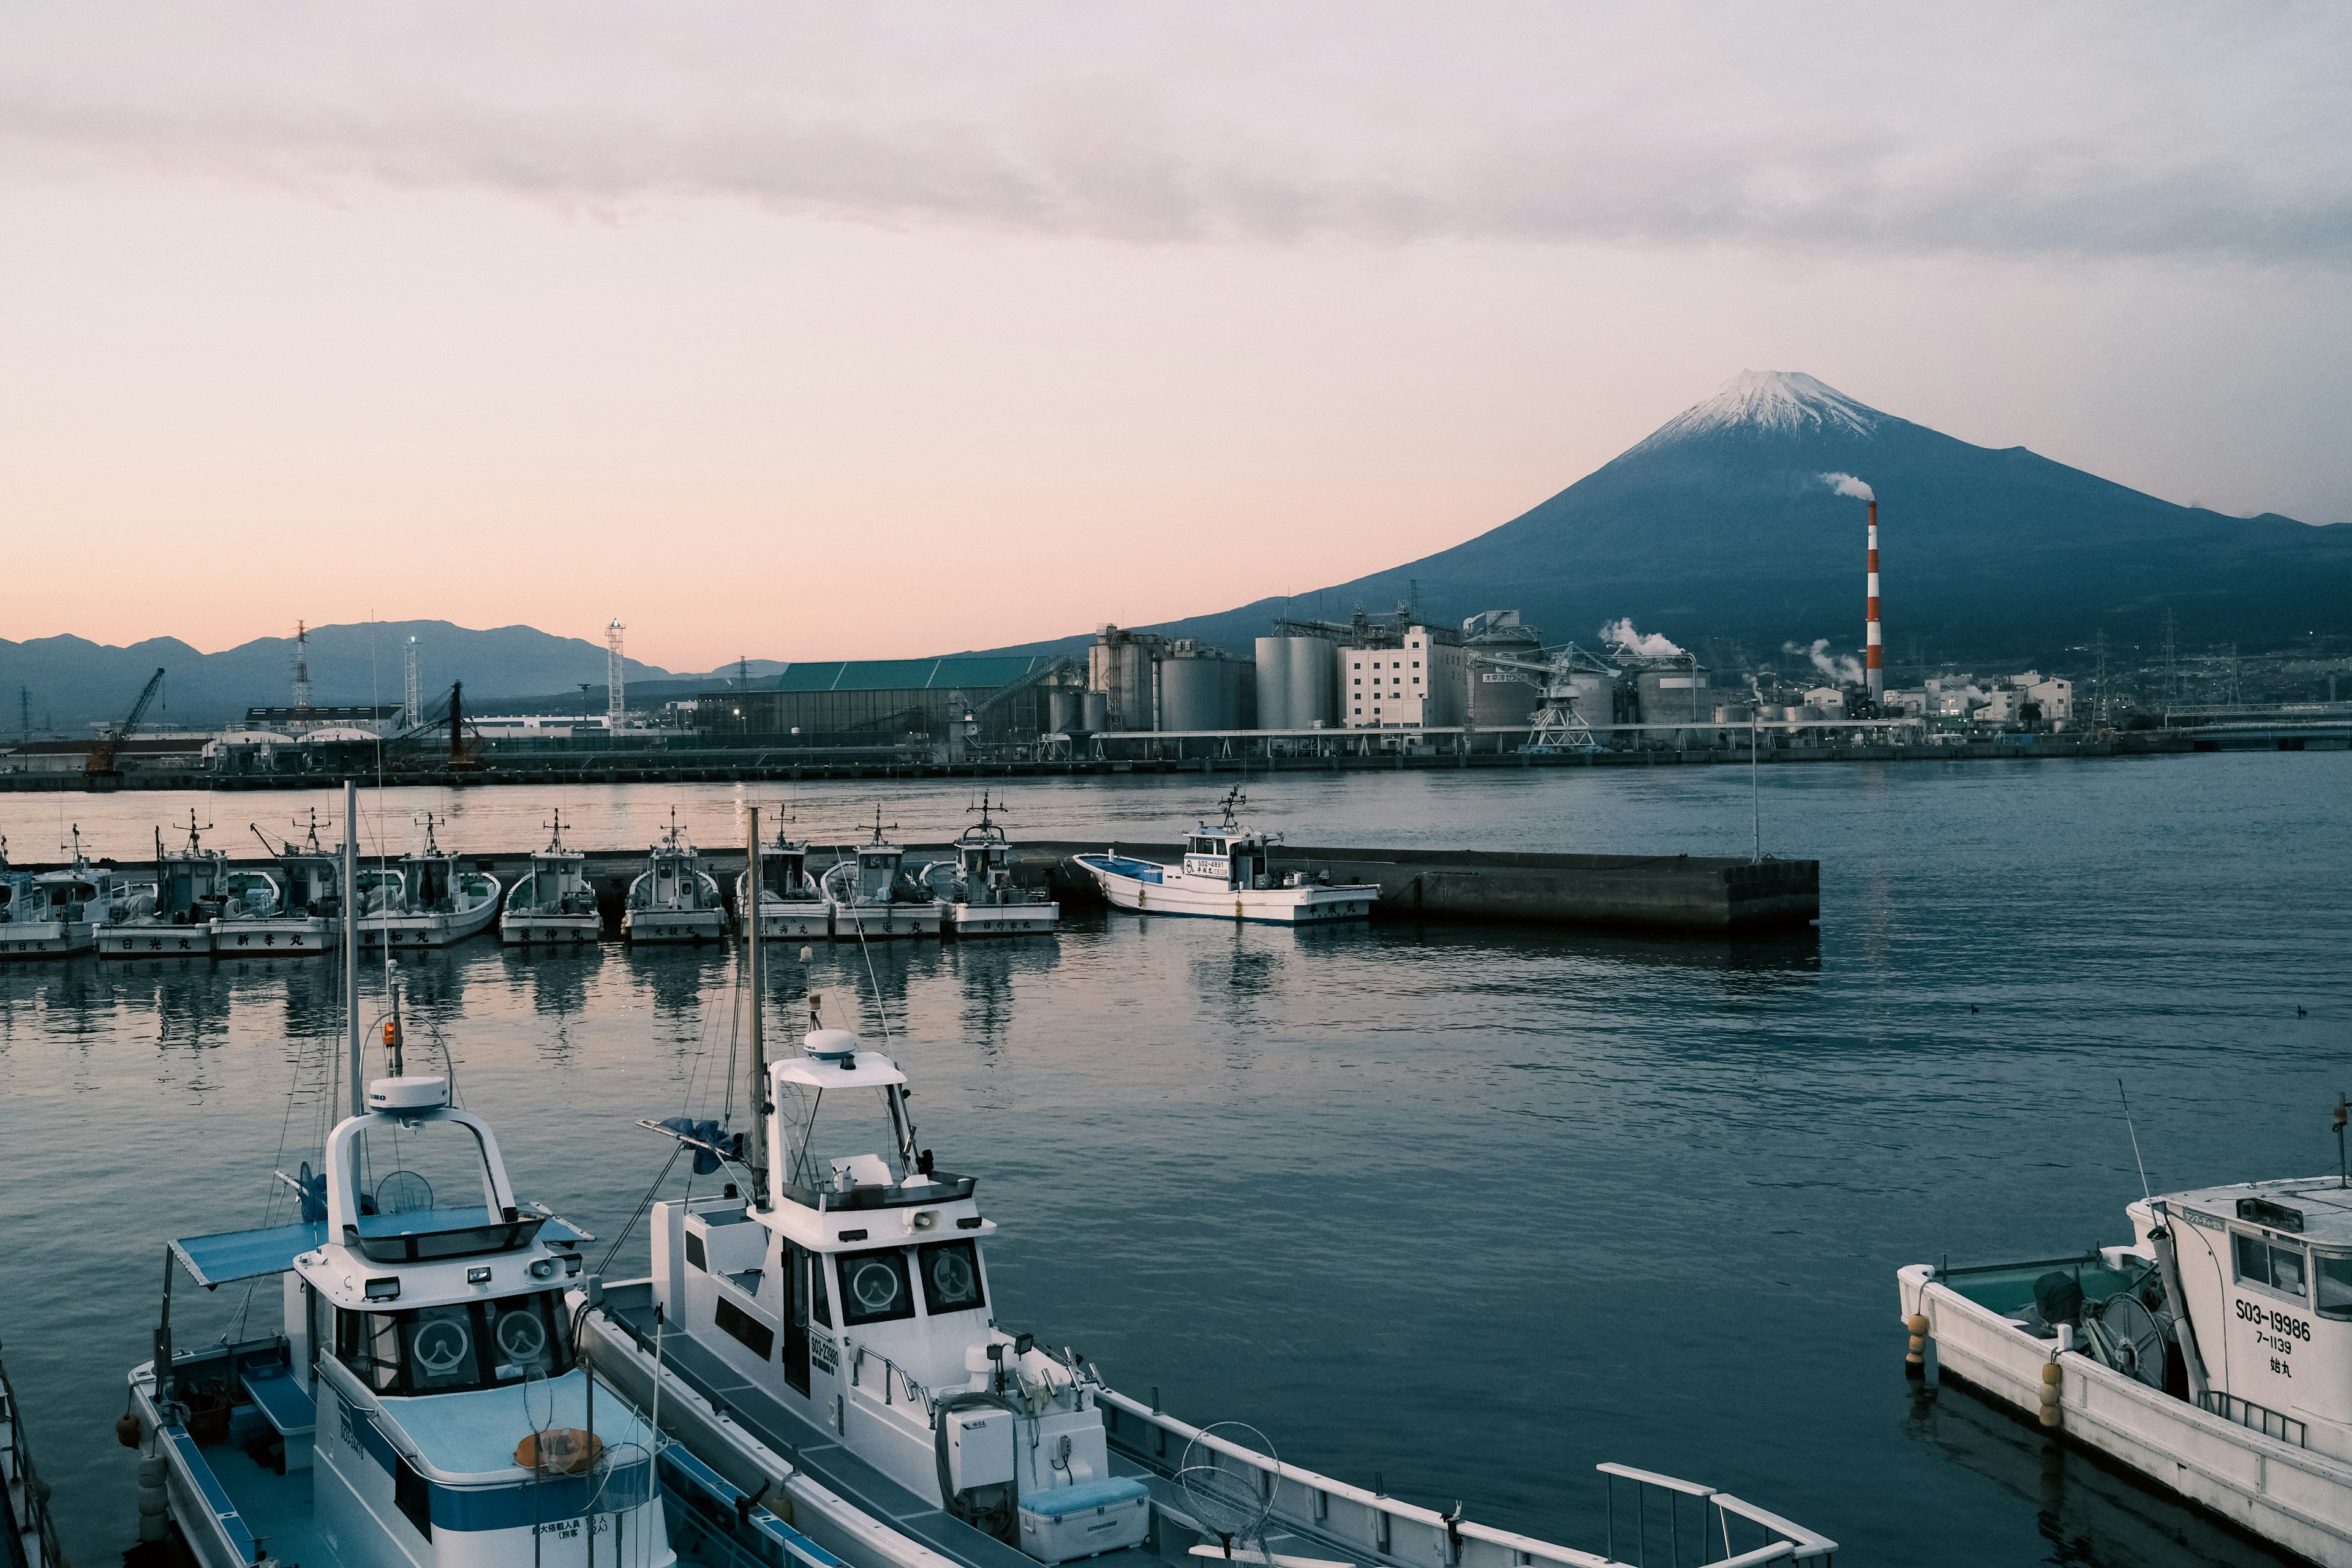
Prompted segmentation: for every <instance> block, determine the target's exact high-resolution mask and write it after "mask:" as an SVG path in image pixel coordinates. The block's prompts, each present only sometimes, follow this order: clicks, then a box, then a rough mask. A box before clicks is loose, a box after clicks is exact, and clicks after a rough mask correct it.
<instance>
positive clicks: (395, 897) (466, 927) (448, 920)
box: [359, 812, 499, 950]
mask: <svg viewBox="0 0 2352 1568" xmlns="http://www.w3.org/2000/svg"><path fill="white" fill-rule="evenodd" d="M417 820H418V822H419V823H420V824H421V825H422V826H423V827H424V829H425V845H424V847H423V848H421V849H419V850H418V851H416V853H415V854H413V855H404V856H402V857H401V858H400V860H399V862H398V863H397V867H396V868H393V867H378V868H367V867H362V868H361V870H360V874H359V879H360V910H361V913H360V933H359V934H360V945H361V946H362V947H383V946H385V945H386V944H389V945H390V946H392V947H393V948H394V949H395V950H397V949H400V948H404V947H405V948H419V947H447V946H448V945H449V944H450V943H452V942H463V941H465V940H466V939H467V937H469V936H472V935H473V934H474V933H475V932H477V931H480V930H482V929H483V928H484V927H486V926H488V924H489V923H490V922H491V921H494V920H496V919H497V918H498V915H499V879H497V878H496V877H493V876H491V875H490V874H489V873H488V872H487V871H476V870H471V869H468V868H466V867H464V866H461V865H459V864H458V863H457V856H455V855H453V854H450V853H449V852H448V851H447V850H446V849H443V848H442V847H440V846H439V845H438V844H436V843H435V842H434V839H433V827H434V824H435V822H436V818H435V817H434V816H433V814H432V813H431V812H426V813H425V815H424V816H422V817H420V818H418V819H417Z"/></svg>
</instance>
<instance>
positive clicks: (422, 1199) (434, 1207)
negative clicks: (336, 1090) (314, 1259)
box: [344, 1118, 547, 1263]
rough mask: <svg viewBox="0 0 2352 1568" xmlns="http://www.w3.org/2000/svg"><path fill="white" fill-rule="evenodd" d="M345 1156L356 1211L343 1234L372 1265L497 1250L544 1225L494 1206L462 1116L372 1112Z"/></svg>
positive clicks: (538, 1217)
mask: <svg viewBox="0 0 2352 1568" xmlns="http://www.w3.org/2000/svg"><path fill="white" fill-rule="evenodd" d="M352 1185H353V1186H354V1187H355V1188H356V1189H357V1190H358V1195H359V1208H360V1212H359V1215H358V1219H357V1222H356V1223H355V1224H353V1225H351V1226H346V1231H345V1236H344V1240H345V1241H346V1242H347V1243H348V1244H349V1245H351V1246H352V1247H356V1248H358V1249H359V1251H360V1252H361V1253H362V1254H363V1255H364V1256H366V1257H367V1258H372V1259H373V1260H374V1261H376V1262H378V1263H404V1262H416V1261H419V1260H421V1259H425V1258H462V1257H466V1256H468V1255H470V1254H474V1253H481V1252H503V1251H506V1250H508V1249H509V1248H511V1247H520V1246H522V1245H524V1244H525V1243H527V1242H529V1241H530V1239H531V1237H533V1236H535V1235H537V1234H538V1232H539V1228H540V1226H542V1225H544V1224H546V1223H547V1219H546V1216H545V1215H543V1214H537V1213H530V1212H527V1211H526V1212H517V1213H501V1212H499V1209H498V1208H497V1207H495V1206H494V1205H496V1204H497V1201H498V1198H497V1192H496V1189H495V1188H494V1187H493V1186H492V1185H491V1184H490V1163H489V1159H488V1155H487V1154H485V1152H483V1148H482V1141H481V1139H480V1138H479V1137H478V1135H476V1133H475V1131H474V1130H473V1129H472V1128H470V1127H468V1126H467V1125H466V1124H465V1123H464V1122H462V1121H437V1120H436V1121H425V1120H418V1121H414V1122H410V1123H406V1124H404V1123H401V1122H398V1121H391V1120H389V1119H383V1118H379V1119H377V1120H376V1121H372V1122H371V1123H370V1124H369V1125H368V1126H367V1127H365V1128H363V1129H362V1130H361V1131H360V1133H359V1135H358V1136H357V1137H356V1138H355V1139H354V1140H353V1141H352Z"/></svg>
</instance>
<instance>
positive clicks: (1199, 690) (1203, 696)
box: [1159, 658, 1224, 730]
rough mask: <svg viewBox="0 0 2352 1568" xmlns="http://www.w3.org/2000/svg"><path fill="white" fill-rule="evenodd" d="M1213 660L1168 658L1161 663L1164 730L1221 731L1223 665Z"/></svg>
mask: <svg viewBox="0 0 2352 1568" xmlns="http://www.w3.org/2000/svg"><path fill="white" fill-rule="evenodd" d="M1223 662H1224V661H1223V660H1222V659H1213V658H1166V659H1162V660H1160V726H1159V727H1160V729H1162V730H1214V729H1216V728H1218V724H1217V712H1218V699H1219V696H1220V693H1219V690H1218V681H1219V679H1221V678H1222V675H1223V672H1222V671H1221V670H1220V669H1219V668H1217V667H1218V666H1219V665H1221V664H1222V663H1223Z"/></svg>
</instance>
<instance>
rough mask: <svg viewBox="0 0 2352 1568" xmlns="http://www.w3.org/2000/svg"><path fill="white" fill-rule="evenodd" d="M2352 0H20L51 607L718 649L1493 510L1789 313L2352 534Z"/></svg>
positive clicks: (1458, 520)
mask: <svg viewBox="0 0 2352 1568" xmlns="http://www.w3.org/2000/svg"><path fill="white" fill-rule="evenodd" d="M2347 60H2352V8H2346V7H2343V6H2336V5H2329V6H2316V5H2315V6H2294V5H2287V6H2276V5H2267V6H2233V5H2211V6H2178V7H2149V6H2102V5H2084V6H2066V7H2049V6H2042V5H1966V6H1939V7H1916V6H1915V7H1886V6H1883V5H1698V4H1683V5H1575V4H1553V5H1532V4H1515V3H1510V0H1496V3H1491V4H1481V5H1472V6H1460V5H1455V6H1436V5H1421V6H1403V5H1363V4H1338V3H1328V4H1283V3H1271V4H1269V3H1265V0H1253V3H1251V4H1246V5H1181V6H1178V5H1170V6H1159V7H1147V6H1138V5H1102V4H1098V3H1097V4H1071V5H1043V4H1041V5H993V4H989V5H982V4H972V3H970V0H961V3H956V4H940V5H923V4H894V5H887V6H856V5H783V4H742V5H730V4H723V3H714V4H696V5H663V6H647V5H609V4H604V3H601V0H548V3H534V0H513V3H501V4H499V5H479V4H475V3H467V4H454V3H448V4H436V3H403V4H398V5H304V4H294V3H290V0H284V3H273V4H242V5H229V4H204V3H201V0H174V3H173V4H169V5H163V4H156V5H142V4H136V3H126V4H120V5H89V4H87V3H58V4H42V3H35V0H20V3H18V4H16V5H10V6H9V7H8V8H7V9H6V12H5V16H0V240H4V241H5V243H0V544H5V550H0V580H5V583H6V584H7V590H8V591H7V592H6V594H5V597H0V637H10V638H19V639H21V638H26V637H42V636H48V635H53V634H58V633H67V632H71V633H78V634H79V635H82V636H86V637H96V638H99V639H100V640H103V641H108V642H128V641H131V640H134V639H136V638H139V637H149V636H157V635H172V636H177V637H184V638H185V639H187V640H188V641H190V642H192V643H194V644H195V645H196V646H197V647H201V648H205V649H208V650H209V649H213V648H218V647H226V646H228V645H231V644H234V643H237V642H241V641H244V640H246V639H247V638H249V637H260V636H277V635H283V634H286V633H289V632H290V631H291V629H292V626H293V623H294V621H295V620H296V618H297V617H300V618H303V619H307V620H309V621H310V622H311V623H313V624H320V623H325V622H337V621H355V620H362V619H365V618H367V617H368V616H370V615H372V614H373V615H374V616H383V617H385V618H403V617H420V618H422V617H440V618H446V619H449V620H453V621H457V622H459V623H461V624H465V625H470V626H498V625H506V624H511V623H516V622H522V623H528V624H530V625H533V626H539V627H541V628H542V629H544V630H548V631H553V632H559V633H565V634H570V635H575V636H582V637H595V636H597V634H598V628H599V627H601V626H603V625H604V623H605V621H607V620H608V619H610V618H611V617H612V616H615V615H617V616H620V617H621V618H622V619H624V620H625V621H626V622H627V623H628V624H629V626H630V628H631V630H630V638H629V649H630V652H631V653H632V655H634V656H635V657H638V658H644V659H646V660H648V661H651V662H653V663H656V664H658V665H662V666H665V667H667V668H673V669H679V670H688V669H708V668H713V667H715V666H717V665H719V664H720V663H722V662H725V661H727V660H730V659H731V658H734V657H735V655H736V654H737V653H739V652H748V653H750V654H751V655H752V656H754V657H764V658H795V659H798V658H841V657H879V656H889V655H902V654H918V653H929V652H939V651H943V650H949V649H955V648H962V647H988V646H994V645H1000V644H1003V643H1009V642H1014V641H1020V640H1024V639H1028V638H1034V637H1049V636H1055V635H1058V634H1062V633H1066V632H1072V631H1078V630H1083V629H1086V628H1087V627H1089V626H1093V625H1094V624H1095V623H1097V622H1098V621H1102V620H1116V621H1120V622H1131V623H1148V622H1151V621H1157V620H1162V619H1167V618H1170V617H1172V616H1181V615H1189V614H1195V613H1200V612H1205V611H1213V610H1218V609H1223V608H1226V607H1229V606H1231V605H1235V604H1239V603H1242V602H1244V601H1246V600H1248V599H1251V598H1255V597H1256V596H1259V595H1264V594H1267V593H1282V592H1286V591H1297V592H1301V593H1304V592H1306V591H1307V590H1309V589H1312V588H1316V587H1319V586H1322V585H1325V584H1330V583H1334V582H1338V581H1342V580H1345V579H1347V578H1349V577H1352V576H1355V575H1358V574H1361V573H1363V572H1366V571H1369V570H1371V569H1373V568H1375V567H1380V566H1385V565H1390V564H1393V563H1398V562H1402V561H1406V560H1410V559H1412V558H1414V557H1417V556H1420V555H1423V554H1426V553H1428V552H1432V551H1434V550H1437V549H1441V548H1444V546H1446V545H1450V544H1453V543H1456V542H1460V541H1462V540H1464V539H1466V538H1469V537H1471V536H1472V535H1474V534H1476V533H1479V532H1483V531H1486V529H1488V528H1491V527H1493V526H1495V525H1496V524H1497V523H1500V522H1502V521H1506V520H1507V519H1508V518H1510V517H1512V516H1513V515H1515V514H1517V512H1519V511H1521V510H1525V509H1526V508H1527V507H1528V506H1530V505H1532V504H1534V503H1535V502H1537V501H1538V500H1542V499H1543V498H1544V497H1546V496H1548V495H1549V494H1551V493H1553V492H1554V491H1556V490H1558V489H1560V488H1562V487H1563V486H1565V485H1567V484H1568V483H1570V481H1572V480H1574V479H1577V478H1579V477H1580V476H1581V475H1582V474H1584V473H1586V472H1588V471H1589V470H1591V468H1594V467H1595V466H1597V465H1599V464H1601V463H1602V462H1604V461H1606V460H1607V459H1608V458H1611V457H1612V456H1614V455H1615V454H1616V453H1617V452H1619V451H1620V450H1622V448H1624V447H1626V446H1628V445H1630V444H1632V443H1633V441H1635V440H1638V439H1639V438H1640V437H1642V436H1643V435H1645V434H1646V433H1647V432H1649V431H1650V430H1651V429H1652V428H1654V426H1657V425H1659V424H1661V423H1663V422H1664V420H1666V419H1667V418H1669V417H1671V416H1673V415H1675V413H1676V412H1678V411H1679V410H1681V409H1683V408H1684V407H1685V406H1687V405H1690V404H1693V403H1696V402H1698V401H1700V400H1701V399H1703V398H1705V397H1706V396H1707V395H1710V394H1712V393H1713V392H1714V391H1715V390H1716V388H1717V386H1719V385H1720V384H1722V383H1723V382H1724V381H1725V380H1727V378H1728V377H1730V376H1731V375H1733V374H1735V373H1737V372H1738V371H1739V370H1741V369H1743V368H1750V367H1752V368H1759V369H1783V370H1801V371H1805V372H1809V373H1811V374H1814V375H1817V376H1819V377H1821V378H1822V380H1824V381H1826V382H1828V383H1830V384H1832V385H1833V386H1836V387H1838V388H1839V389H1841V390H1842V391H1843V392H1845V393H1847V394H1849V395H1852V396H1853V397H1856V398H1858V399H1860V400H1861V401H1863V402H1864V403H1868V404H1870V405H1874V406H1876V407H1879V408H1882V409H1885V410H1886V411H1888V412H1890V413H1895V414H1898V415H1901V416H1904V417H1906V418H1909V419H1913V420H1916V421H1918V422H1920V423H1922V424H1926V425H1929V426H1934V427H1936V428H1938V429H1941V430H1944V431H1946V432H1948V434H1951V435H1954V436H1958V437H1961V438H1963V439H1966V440H1969V441H1974V442H1978V443H1980V444H1983V445H1987V446H1994V447H2006V446H2011V445H2025V446H2030V447H2033V448H2034V449H2035V450H2037V451H2039V452H2042V453H2044V454H2046V455H2048V456H2050V457H2053V458H2058V459H2059V460H2061V461H2063V462H2068V463H2073V464H2075V465H2078V466H2080V467H2083V468H2089V469H2092V470H2093V471H2095V472H2097V473H2100V474H2103V475H2105V476H2106V477H2108V478H2110V479H2116V480H2119V481H2121V482H2123V483H2126V484H2129V485H2132V486H2135V487H2137V488H2139V489H2147V490H2150V491H2153V492H2155V493H2156V494H2158V495H2161V496H2164V497H2167V498H2168V499H2171V500H2180V501H2196V502H2199V503H2201V504H2204V505H2208V506H2213V507H2218V508H2221V509H2222V510H2229V511H2235V512H2246V513H2251V512H2254V511H2261V510H2274V511H2281V512H2284V513H2287V514H2288V515H2291V516H2294V517H2299V518H2301V519H2303V520H2305V521H2311V522H2337V521H2352V439H2347V436H2346V428H2347V414H2346V410H2347V407H2352V288H2347V284H2352V136H2347V135H2346V134H2345V132H2344V127H2345V126H2346V125H2347V124H2352V85H2347V80H2352V79H2347V71H2346V70H2345V62H2346V61H2347Z"/></svg>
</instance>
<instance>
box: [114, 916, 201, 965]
mask: <svg viewBox="0 0 2352 1568" xmlns="http://www.w3.org/2000/svg"><path fill="white" fill-rule="evenodd" d="M212 951H213V931H212V927H211V926H210V925H209V924H205V925H165V924H163V923H161V922H158V923H156V924H153V925H142V924H137V923H135V922H134V923H131V924H125V925H111V926H108V927H107V928H106V929H105V930H103V931H100V932H99V933H98V956H99V957H100V958H209V957H210V956H212Z"/></svg>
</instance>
